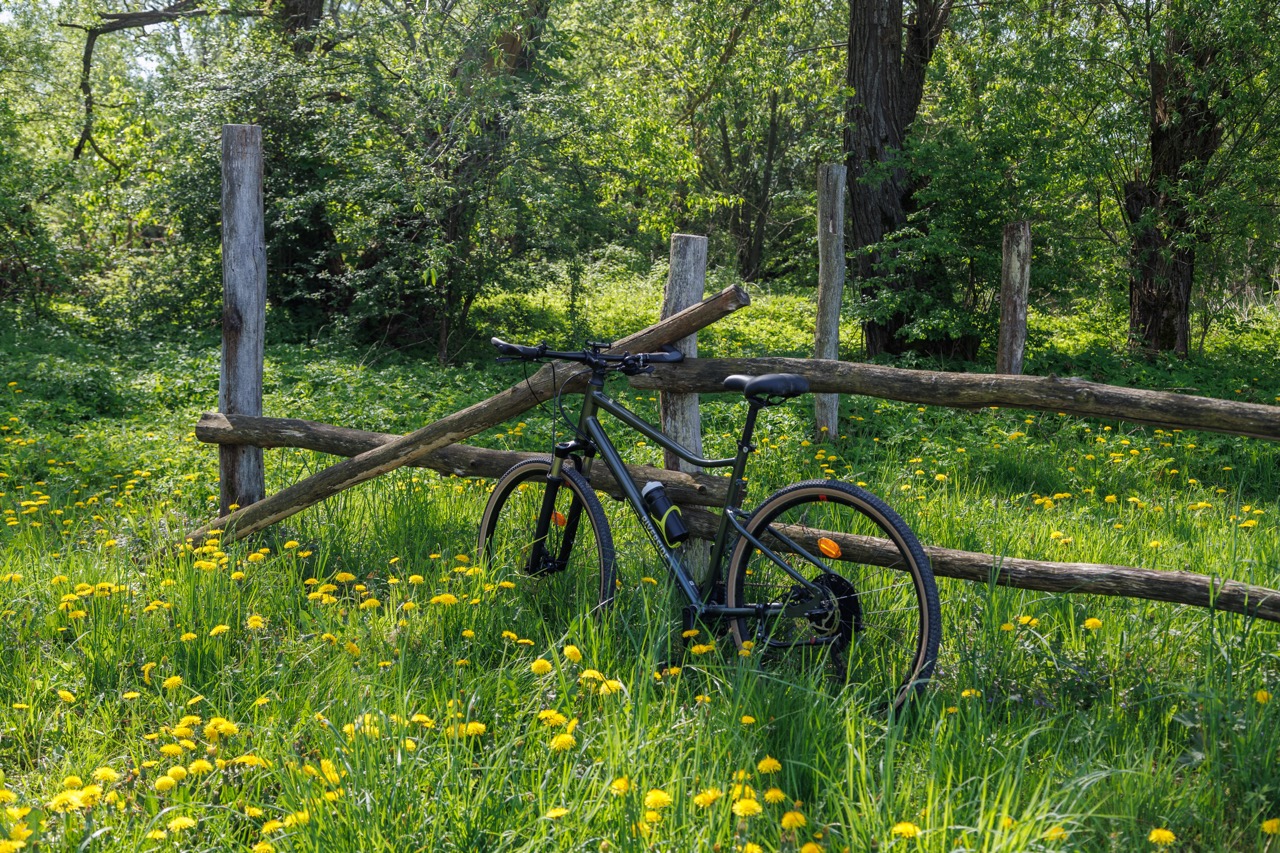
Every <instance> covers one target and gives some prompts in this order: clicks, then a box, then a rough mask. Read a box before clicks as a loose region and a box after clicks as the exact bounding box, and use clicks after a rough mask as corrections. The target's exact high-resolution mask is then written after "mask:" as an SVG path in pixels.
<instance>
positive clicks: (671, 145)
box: [0, 0, 1280, 361]
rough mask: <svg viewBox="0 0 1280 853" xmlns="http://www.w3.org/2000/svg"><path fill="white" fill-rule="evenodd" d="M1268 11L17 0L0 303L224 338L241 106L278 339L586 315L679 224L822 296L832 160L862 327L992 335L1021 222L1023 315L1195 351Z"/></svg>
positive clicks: (439, 330) (1029, 1)
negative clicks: (560, 305) (260, 140)
mask: <svg viewBox="0 0 1280 853" xmlns="http://www.w3.org/2000/svg"><path fill="white" fill-rule="evenodd" d="M1277 5H1280V4H1277V3H1275V2H1263V3H1257V2H1244V0H1143V2H1127V0H1113V2H1103V0H1007V2H1006V1H1004V0H1002V2H993V3H975V4H954V3H953V2H951V0H928V1H927V2H926V0H920V2H901V0H876V2H849V3H848V4H845V3H842V2H835V3H826V2H793V1H792V0H712V2H696V3H674V2H653V3H633V2H620V0H575V2H551V0H528V2H518V3H517V2H493V0H480V2H476V0H444V2H439V0H424V2H422V3H401V2H392V0H381V2H335V1H334V0H330V2H325V0H282V1H281V2H271V3H267V4H265V5H262V4H256V3H251V2H242V1H241V0H235V1H234V2H227V3H216V2H210V0H177V2H175V3H172V4H170V5H168V6H161V5H159V4H151V5H139V4H124V3H103V2H98V0H75V1H74V2H59V3H50V2H42V0H33V2H16V3H15V2H6V3H4V5H3V7H0V9H2V10H3V11H0V234H3V239H0V306H4V307H5V308H8V309H9V310H14V309H15V308H16V309H17V310H19V311H20V312H21V311H28V312H36V313H38V312H40V311H44V310H47V309H48V307H49V306H50V305H52V304H55V303H67V302H70V303H73V304H75V305H77V306H79V307H81V308H82V309H83V310H84V311H85V312H87V314H88V315H89V316H92V317H97V318H100V319H103V320H106V319H108V318H109V320H110V324H111V325H112V326H117V325H118V324H124V325H125V326H127V327H132V328H136V329H153V330H154V329H157V328H160V327H167V326H176V327H179V328H184V329H190V328H201V327H205V328H208V327H211V326H214V325H216V323H217V322H218V304H219V300H218V294H219V287H220V285H219V283H220V257H219V238H220V234H219V223H220V219H219V196H218V193H219V128H220V126H221V125H222V124H224V123H256V124H259V125H261V126H262V127H263V129H264V138H265V149H266V157H267V163H266V204H267V239H268V264H269V269H270V271H271V272H270V283H269V298H270V301H271V305H272V310H273V317H272V321H271V325H272V327H273V330H275V331H274V333H275V334H278V335H283V336H284V337H285V338H288V337H289V336H290V335H294V336H298V337H301V336H305V335H308V334H312V333H314V332H315V331H316V330H317V329H319V328H322V327H324V328H329V329H337V330H342V331H349V332H350V333H351V334H352V335H354V336H356V337H357V338H360V339H367V340H381V341H386V342H390V343H392V344H395V345H412V344H420V345H423V346H426V347H428V348H429V349H430V350H431V351H432V352H433V353H434V354H435V355H436V357H438V358H439V359H440V360H441V361H448V360H450V359H451V358H453V357H454V356H455V355H456V354H457V353H458V351H459V350H460V349H461V348H462V347H464V346H465V344H466V342H467V341H468V340H469V339H471V334H470V325H469V321H470V320H471V319H472V315H471V309H472V307H473V306H474V304H475V300H476V298H477V297H479V296H480V295H482V294H489V295H493V294H499V293H502V292H519V291H521V290H528V289H530V288H535V287H542V286H545V285H547V284H548V283H549V282H560V283H562V284H563V285H564V287H565V289H566V293H567V294H568V299H569V301H570V303H571V305H570V310H571V313H573V312H576V311H577V310H579V308H580V299H581V298H582V293H583V290H584V289H585V288H584V284H583V276H584V269H586V268H587V267H588V266H589V265H590V264H591V263H592V261H593V260H598V259H599V258H601V257H604V256H611V257H614V258H615V259H616V260H620V261H622V262H623V263H625V264H629V265H632V266H634V267H635V268H636V269H637V270H647V269H648V267H649V265H650V264H651V263H652V261H653V260H655V259H659V258H661V257H663V256H664V255H665V245H666V241H667V238H668V236H669V234H670V233H672V232H673V231H677V230H680V231H690V232H694V233H705V234H707V235H709V237H710V239H711V241H712V242H711V259H712V265H713V266H719V267H721V268H723V269H724V270H726V271H732V272H733V273H735V274H736V276H737V277H739V278H740V279H741V280H744V281H747V282H758V283H762V284H767V283H773V284H783V285H791V286H800V287H805V286H811V285H812V284H813V283H814V281H815V278H816V263H815V260H814V259H815V257H816V252H815V246H814V241H815V238H814V233H813V232H814V228H813V210H814V205H815V190H814V187H815V178H816V168H817V165H818V164H819V163H822V162H844V163H846V164H847V165H848V166H849V168H850V174H851V176H853V177H854V178H855V179H853V180H850V182H849V187H850V189H849V193H850V198H849V202H850V204H849V210H850V216H849V226H848V231H849V233H848V238H849V239H848V247H849V269H850V274H851V279H852V282H853V285H854V286H853V287H851V288H850V289H849V290H850V292H849V295H848V297H847V299H846V302H847V305H846V313H847V315H848V317H849V318H852V319H856V320H857V321H859V322H861V323H862V324H863V328H864V333H865V334H864V336H863V340H862V341H847V342H846V347H848V348H849V349H854V350H856V349H859V347H860V346H861V348H862V349H864V350H865V351H866V353H868V354H870V355H873V356H874V355H877V354H879V353H902V352H906V351H915V352H923V353H930V354H942V355H951V356H960V357H964V358H972V357H974V356H975V354H976V353H977V352H978V349H979V347H980V344H981V343H982V342H983V341H984V340H990V338H991V336H990V334H989V331H990V329H991V327H992V325H993V324H994V322H995V321H996V310H997V309H996V304H995V303H996V300H995V295H996V293H997V290H998V280H999V269H1000V252H1001V242H1000V241H1001V228H1002V226H1003V225H1004V224H1005V223H1007V222H1010V221H1014V220H1019V219H1027V220H1030V222H1031V227H1032V234H1033V241H1034V247H1035V255H1034V259H1033V268H1034V275H1033V301H1035V302H1036V303H1037V304H1039V305H1044V306H1060V307H1064V308H1065V307H1067V306H1070V305H1072V304H1077V305H1078V304H1080V303H1082V302H1083V303H1088V304H1091V305H1105V306H1107V307H1109V308H1114V309H1115V310H1117V311H1119V312H1122V313H1127V314H1128V316H1129V329H1130V339H1131V342H1132V343H1133V345H1134V346H1136V347H1138V348H1140V349H1144V350H1146V351H1148V352H1160V351H1166V352H1174V353H1179V354H1185V353H1187V352H1188V351H1190V350H1194V349H1195V348H1196V347H1197V346H1200V347H1203V342H1204V339H1205V335H1206V333H1207V332H1208V330H1209V328H1210V326H1211V325H1212V324H1213V323H1214V322H1215V321H1219V320H1222V321H1227V322H1230V321H1231V320H1232V319H1233V318H1234V319H1238V317H1239V314H1238V312H1236V311H1235V310H1234V309H1237V308H1240V307H1242V306H1243V307H1246V308H1247V307H1248V306H1250V305H1255V306H1256V305H1258V304H1261V303H1265V302H1267V301H1268V300H1269V299H1271V298H1273V296H1274V293H1275V270H1276V263H1277V260H1278V254H1277V247H1278V246H1280V240H1278V239H1277V236H1278V235H1277V218H1276V216H1275V208H1276V202H1277V199H1278V198H1280V175H1278V174H1277V169H1276V168H1275V163H1276V162H1277V161H1280V150H1277V148H1278V147H1280V136H1277V134H1275V133H1274V132H1273V131H1274V128H1275V127H1276V126H1277V116H1278V114H1280V103H1277V99H1276V97H1275V95H1276V89H1277V87H1280V75H1277V74H1276V68H1275V64H1276V61H1277V53H1278V52H1280V47H1278V46H1277V45H1276V43H1275V39H1273V38H1270V37H1269V36H1268V33H1271V32H1274V23H1275V14H1276V8H1277ZM851 44H852V45H853V49H852V50H850V49H849V45H851ZM1228 308H1231V309H1233V310H1230V311H1229V310H1227V309H1228Z"/></svg>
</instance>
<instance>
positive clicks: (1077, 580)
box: [684, 509, 1280, 622]
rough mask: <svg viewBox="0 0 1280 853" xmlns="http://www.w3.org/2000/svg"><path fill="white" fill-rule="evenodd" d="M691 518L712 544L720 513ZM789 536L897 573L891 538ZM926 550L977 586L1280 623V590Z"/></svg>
mask: <svg viewBox="0 0 1280 853" xmlns="http://www.w3.org/2000/svg"><path fill="white" fill-rule="evenodd" d="M684 516H685V521H686V522H688V524H689V529H690V530H691V531H692V533H693V535H694V536H698V537H702V538H707V539H710V538H712V537H714V536H715V532H716V526H717V525H718V524H719V521H720V519H719V516H717V515H716V514H715V513H712V512H708V511H707V510H701V509H690V510H688V511H686V512H685V513H684ZM786 532H787V534H788V535H790V536H792V537H793V538H794V539H795V540H796V541H797V542H799V543H800V544H801V545H804V546H805V547H807V548H808V549H809V551H810V552H811V553H817V552H818V537H820V536H821V537H827V538H829V539H834V540H835V541H836V542H837V543H838V544H839V545H840V549H841V551H842V552H843V553H842V555H841V557H840V559H841V560H843V561H846V562H857V563H866V564H869V565H873V566H885V567H888V568H893V567H894V566H895V565H896V564H897V563H898V561H899V555H898V550H897V548H896V546H894V544H893V543H892V542H890V541H889V540H887V539H878V538H875V537H871V536H854V535H850V534H845V533H835V532H832V531H828V530H815V529H812V528H801V527H797V526H794V525H789V526H788V529H787V531H786ZM924 550H925V553H926V554H928V555H929V562H930V563H931V564H932V565H933V573H934V574H935V575H937V576H938V577H944V578H959V579H961V580H967V581H975V582H977V583H993V582H994V583H995V584H996V585H998V586H1008V587H1014V588H1017V589H1030V590H1037V591H1039V592H1072V593H1084V594H1086V595H1110V596H1120V597H1124V598H1144V599H1148V600H1151V601H1165V602H1169V603H1171V604H1191V605H1194V606H1196V607H1207V608H1209V609H1210V610H1219V611H1224V612H1227V613H1239V614H1241V615H1245V616H1253V617H1256V618H1258V619H1265V620H1267V621H1269V622H1280V590H1274V589H1268V588H1266V587H1263V586H1254V585H1252V584H1245V583H1240V582H1239V581H1233V580H1226V579H1224V578H1213V577H1209V576H1208V575H1201V574H1197V573H1195V572H1162V571H1156V570H1155V569H1139V568H1135V567H1133V566H1112V565H1106V564H1099V563H1050V562H1044V561H1041V560H1026V559H1022V558H1018V557H997V556H995V555H992V554H982V553H979V552H977V551H957V550H954V549H952V548H938V547H934V546H929V545H926V546H924Z"/></svg>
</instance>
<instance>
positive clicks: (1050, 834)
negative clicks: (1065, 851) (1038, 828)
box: [1044, 824, 1067, 841]
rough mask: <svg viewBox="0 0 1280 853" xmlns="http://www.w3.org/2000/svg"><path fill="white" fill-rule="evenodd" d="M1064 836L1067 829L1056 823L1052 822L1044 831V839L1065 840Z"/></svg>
mask: <svg viewBox="0 0 1280 853" xmlns="http://www.w3.org/2000/svg"><path fill="white" fill-rule="evenodd" d="M1066 838H1067V830H1066V829H1065V828H1064V827H1062V826H1059V825H1058V824H1054V825H1053V826H1051V827H1049V828H1048V829H1046V830H1045V832H1044V839H1045V841H1065V840H1066Z"/></svg>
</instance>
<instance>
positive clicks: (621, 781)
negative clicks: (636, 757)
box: [609, 776, 631, 797]
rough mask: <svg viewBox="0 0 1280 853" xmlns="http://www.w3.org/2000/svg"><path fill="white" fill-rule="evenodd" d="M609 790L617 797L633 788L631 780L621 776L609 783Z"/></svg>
mask: <svg viewBox="0 0 1280 853" xmlns="http://www.w3.org/2000/svg"><path fill="white" fill-rule="evenodd" d="M609 790H610V791H611V792H612V793H613V795H614V796H615V797H621V796H622V795H623V794H625V793H627V792H628V791H630V790H631V780H630V779H628V778H627V777H626V776H619V777H618V778H617V779H614V780H613V781H612V782H610V783H609Z"/></svg>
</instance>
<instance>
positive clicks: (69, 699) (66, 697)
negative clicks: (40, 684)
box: [58, 690, 76, 705]
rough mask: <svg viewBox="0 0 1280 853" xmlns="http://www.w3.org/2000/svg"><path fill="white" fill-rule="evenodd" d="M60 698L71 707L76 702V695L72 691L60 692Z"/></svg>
mask: <svg viewBox="0 0 1280 853" xmlns="http://www.w3.org/2000/svg"><path fill="white" fill-rule="evenodd" d="M58 698H59V699H61V700H62V701H63V702H66V703H67V704H68V705H70V704H72V703H73V702H75V701H76V694H74V693H72V692H71V691H70V690H59V691H58Z"/></svg>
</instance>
